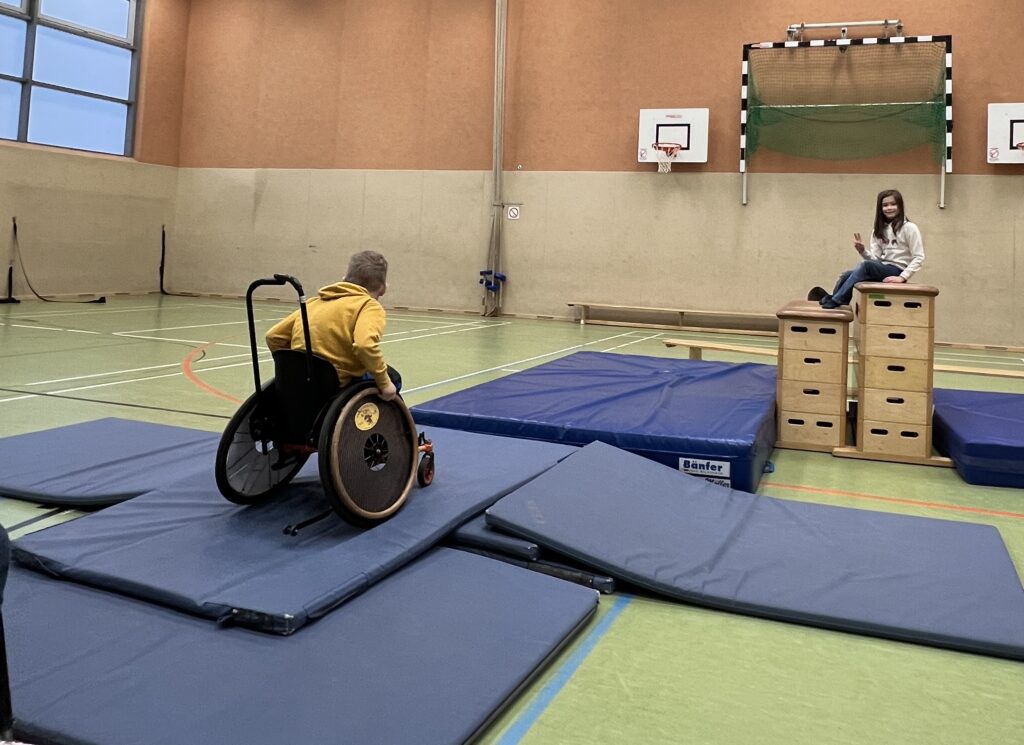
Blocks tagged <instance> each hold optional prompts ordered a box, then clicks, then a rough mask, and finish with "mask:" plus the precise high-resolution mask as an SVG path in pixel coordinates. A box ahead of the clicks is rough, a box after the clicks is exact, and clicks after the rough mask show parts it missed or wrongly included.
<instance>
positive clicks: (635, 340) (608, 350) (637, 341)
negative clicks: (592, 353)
mask: <svg viewBox="0 0 1024 745" xmlns="http://www.w3.org/2000/svg"><path fill="white" fill-rule="evenodd" d="M661 336H665V334H652V335H651V336H643V337H640V338H639V339H634V340H633V341H628V342H626V343H625V344H619V345H618V346H614V347H608V348H607V349H602V350H601V351H602V352H613V351H615V350H616V349H622V348H623V347H629V346H632V345H633V344H639V343H640V342H642V341H648V340H650V339H657V338H659V337H661Z"/></svg>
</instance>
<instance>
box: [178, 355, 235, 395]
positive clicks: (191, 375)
mask: <svg viewBox="0 0 1024 745" xmlns="http://www.w3.org/2000/svg"><path fill="white" fill-rule="evenodd" d="M210 346H211V345H210V344H204V345H203V346H201V347H196V348H195V349H193V350H192V351H191V352H189V353H188V354H187V355H185V359H183V360H182V361H181V372H182V373H183V374H184V375H185V377H186V378H188V379H189V380H190V381H192V382H193V383H194V384H195V385H197V386H198V387H199V388H202V389H203V390H204V391H206V392H207V393H212V394H213V395H214V396H219V397H220V398H223V399H225V400H227V401H231V402H232V403H236V404H240V403H242V400H241V399H239V398H235V397H234V396H232V395H231V394H230V393H225V392H224V391H222V390H221V389H220V388H214V387H213V386H212V385H210V384H209V383H207V382H205V381H204V380H201V379H200V378H199V376H198V375H196V374H195V372H193V370H192V363H193V362H195V361H196V359H198V358H199V357H200V356H201V355H202V354H203V353H204V352H205V351H206V350H207V348H209V347H210Z"/></svg>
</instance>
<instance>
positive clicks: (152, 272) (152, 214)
mask: <svg viewBox="0 0 1024 745" xmlns="http://www.w3.org/2000/svg"><path fill="white" fill-rule="evenodd" d="M176 186H177V169H175V168H170V167H165V166H157V165H147V164H142V163H136V162H134V161H131V160H127V159H124V158H114V157H109V156H104V155H91V154H85V153H77V152H71V151H66V150H59V149H56V148H45V147H38V146H34V145H19V144H14V143H5V142H0V259H2V260H3V268H4V270H5V272H4V289H5V290H6V268H7V264H8V260H9V257H10V256H11V255H12V249H13V241H12V230H11V224H12V223H11V220H12V218H15V217H16V218H17V222H18V242H19V244H20V253H21V257H22V260H23V262H24V266H25V270H26V271H27V273H28V279H29V281H30V282H31V283H32V286H33V287H34V288H35V289H36V291H37V292H39V293H40V294H42V295H44V296H45V295H61V294H71V293H112V292H150V291H153V290H156V289H158V288H159V280H158V268H159V265H160V227H161V225H164V224H166V223H168V222H169V221H170V218H171V217H172V216H173V204H174V198H175V192H176ZM14 277H15V281H14V291H15V294H16V295H19V296H21V297H29V296H30V291H29V288H28V286H27V285H26V283H25V278H24V276H22V273H21V269H20V267H16V268H15V274H14Z"/></svg>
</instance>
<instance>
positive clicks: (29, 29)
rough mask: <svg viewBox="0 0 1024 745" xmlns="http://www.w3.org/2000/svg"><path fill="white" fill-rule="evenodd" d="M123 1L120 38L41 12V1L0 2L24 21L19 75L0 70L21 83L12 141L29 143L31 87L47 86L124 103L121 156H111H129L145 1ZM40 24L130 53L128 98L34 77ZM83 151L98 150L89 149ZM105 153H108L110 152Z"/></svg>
mask: <svg viewBox="0 0 1024 745" xmlns="http://www.w3.org/2000/svg"><path fill="white" fill-rule="evenodd" d="M125 2H127V3H128V28H127V34H126V36H125V37H123V38H122V37H119V36H114V35H112V34H108V33H106V32H103V31H97V30H95V29H92V28H87V27H85V26H81V25H78V24H75V23H71V22H69V21H64V20H61V19H58V18H52V17H50V16H46V15H43V14H42V0H21V6H20V8H14V7H11V6H8V5H0V15H4V16H9V17H12V18H17V19H20V20H22V21H25V23H26V28H25V56H24V62H23V65H22V70H21V76H20V77H19V76H13V75H5V74H3V73H0V79H2V80H10V81H12V82H15V83H19V84H20V85H21V105H20V108H19V110H18V135H17V139H16V140H15V141H16V142H29V139H28V123H29V116H30V114H31V111H30V109H31V99H32V89H33V88H34V87H38V88H48V89H50V90H54V91H60V92H62V93H70V94H73V95H76V96H84V97H86V98H95V99H99V100H101V101H109V102H112V103H120V104H125V105H126V106H127V112H126V114H125V128H124V152H123V153H122V154H121V155H117V154H116V153H115V154H113V155H115V156H117V157H125V158H130V157H132V155H133V153H134V145H135V119H136V109H137V102H138V83H139V65H140V61H141V60H140V56H141V55H140V48H141V43H140V42H141V37H142V17H143V13H144V10H145V0H125ZM40 27H44V28H51V29H54V30H56V31H63V32H65V33H69V34H74V35H75V36H81V37H83V38H85V39H90V40H92V41H97V42H100V43H102V44H107V45H110V46H115V47H120V48H121V49H127V50H129V51H130V52H131V55H132V59H131V66H130V68H129V73H128V97H127V98H116V97H112V96H105V95H102V94H99V93H91V92H89V91H83V90H78V89H77V88H67V87H65V86H62V85H53V84H52V83H43V82H40V81H37V80H33V79H32V75H33V72H34V70H33V67H34V62H35V51H36V32H37V30H38V29H39V28H40ZM8 141H10V140H8ZM49 147H62V148H64V149H65V150H81V149H80V148H73V147H68V146H66V145H49ZM82 152H97V151H93V150H88V151H82ZM105 154H106V155H111V154H112V153H105Z"/></svg>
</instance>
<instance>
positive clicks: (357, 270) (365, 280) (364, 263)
mask: <svg viewBox="0 0 1024 745" xmlns="http://www.w3.org/2000/svg"><path fill="white" fill-rule="evenodd" d="M345 281H346V282H352V283H353V284H357V285H360V286H361V287H365V288H366V289H367V290H369V291H370V292H379V291H380V290H383V289H384V285H385V284H386V283H387V281H388V260H387V259H385V258H384V257H383V256H381V255H380V254H379V253H377V252H376V251H360V252H359V253H357V254H353V255H352V258H351V259H349V260H348V271H346V272H345Z"/></svg>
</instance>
